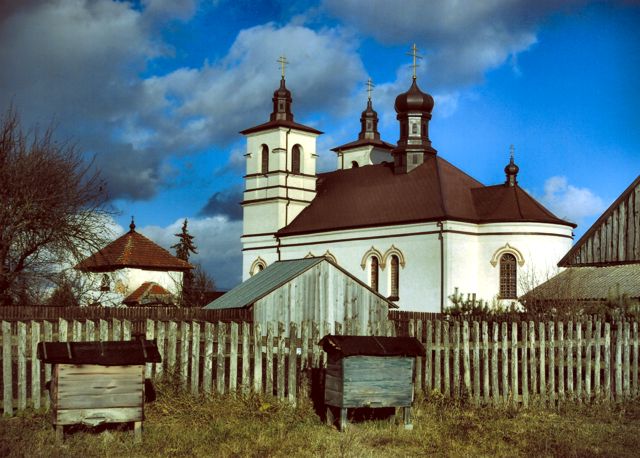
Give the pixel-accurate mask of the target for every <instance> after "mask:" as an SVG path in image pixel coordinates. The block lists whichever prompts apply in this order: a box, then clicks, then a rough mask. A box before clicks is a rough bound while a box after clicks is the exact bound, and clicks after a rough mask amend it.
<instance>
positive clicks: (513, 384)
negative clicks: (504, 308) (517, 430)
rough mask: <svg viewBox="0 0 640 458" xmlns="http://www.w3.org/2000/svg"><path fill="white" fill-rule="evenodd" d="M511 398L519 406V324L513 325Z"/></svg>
mask: <svg viewBox="0 0 640 458" xmlns="http://www.w3.org/2000/svg"><path fill="white" fill-rule="evenodd" d="M511 396H513V405H515V406H517V405H518V396H519V394H518V323H511Z"/></svg>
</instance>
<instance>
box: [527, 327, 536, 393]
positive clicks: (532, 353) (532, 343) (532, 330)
mask: <svg viewBox="0 0 640 458" xmlns="http://www.w3.org/2000/svg"><path fill="white" fill-rule="evenodd" d="M537 365H538V364H537V361H536V327H535V325H534V324H533V321H529V377H530V383H529V393H530V395H531V396H534V397H535V395H536V394H537V392H538V391H537V389H536V387H537V386H538V371H537Z"/></svg>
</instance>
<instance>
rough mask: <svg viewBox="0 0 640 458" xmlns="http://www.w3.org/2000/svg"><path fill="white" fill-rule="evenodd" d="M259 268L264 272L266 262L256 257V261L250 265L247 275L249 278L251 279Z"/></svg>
mask: <svg viewBox="0 0 640 458" xmlns="http://www.w3.org/2000/svg"><path fill="white" fill-rule="evenodd" d="M259 266H262V270H264V269H265V268H266V267H267V263H266V261H265V260H264V259H262V258H261V257H260V256H258V257H257V258H256V260H255V261H253V263H252V264H251V267H250V268H249V275H250V276H251V277H253V276H254V275H255V274H257V273H258V267H259Z"/></svg>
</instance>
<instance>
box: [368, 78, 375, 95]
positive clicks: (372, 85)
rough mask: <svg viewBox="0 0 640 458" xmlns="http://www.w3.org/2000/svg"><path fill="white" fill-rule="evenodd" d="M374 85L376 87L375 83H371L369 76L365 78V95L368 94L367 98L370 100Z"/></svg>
mask: <svg viewBox="0 0 640 458" xmlns="http://www.w3.org/2000/svg"><path fill="white" fill-rule="evenodd" d="M374 87H376V85H375V84H373V82H372V81H371V78H369V79H368V80H367V96H368V98H369V100H371V92H372V91H373V88H374Z"/></svg>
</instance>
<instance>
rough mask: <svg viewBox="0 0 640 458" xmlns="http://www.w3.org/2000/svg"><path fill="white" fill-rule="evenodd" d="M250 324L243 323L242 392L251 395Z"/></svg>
mask: <svg viewBox="0 0 640 458" xmlns="http://www.w3.org/2000/svg"><path fill="white" fill-rule="evenodd" d="M249 337H250V335H249V323H247V322H246V321H243V322H242V380H241V391H242V394H244V395H247V394H249V387H250V380H249V368H250V365H249V362H250V361H249Z"/></svg>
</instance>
